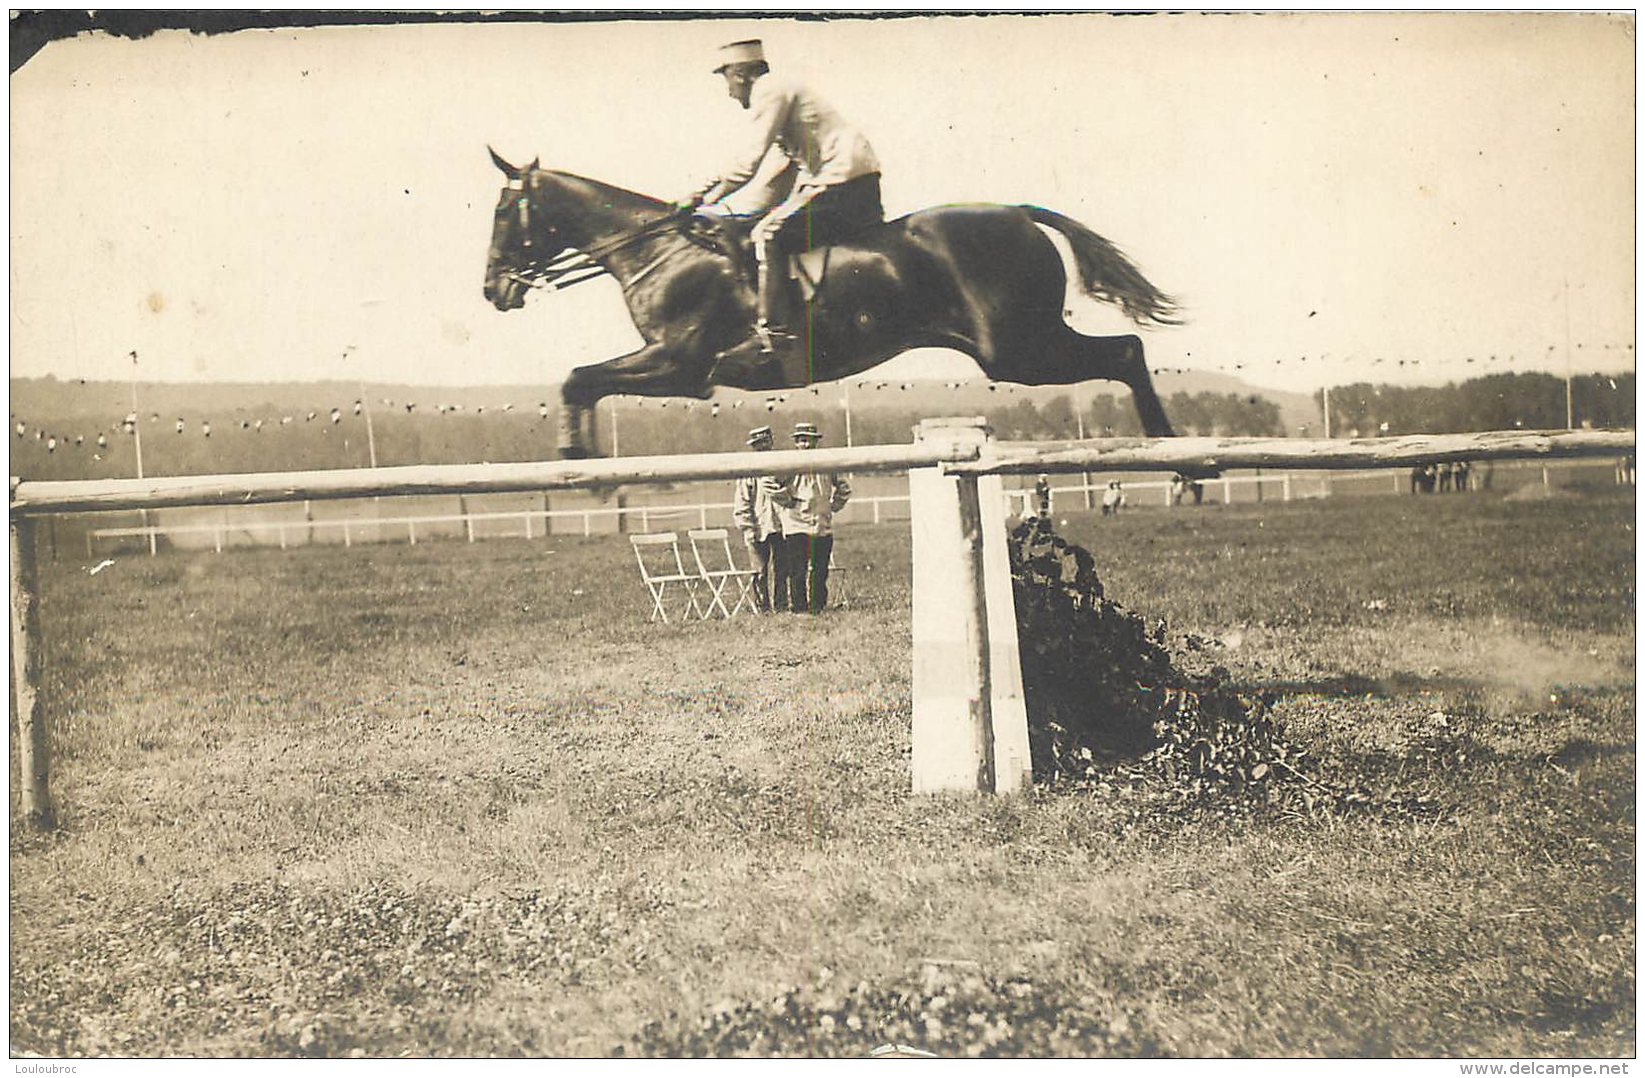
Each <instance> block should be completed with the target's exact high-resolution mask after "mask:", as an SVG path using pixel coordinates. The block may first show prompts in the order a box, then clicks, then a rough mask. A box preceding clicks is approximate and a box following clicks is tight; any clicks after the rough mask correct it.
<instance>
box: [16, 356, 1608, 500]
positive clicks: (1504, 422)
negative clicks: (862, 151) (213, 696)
mask: <svg viewBox="0 0 1645 1078" xmlns="http://www.w3.org/2000/svg"><path fill="white" fill-rule="evenodd" d="M1573 389H1574V398H1575V399H1574V405H1575V414H1576V417H1577V419H1578V420H1579V421H1584V420H1585V421H1588V422H1591V423H1592V424H1593V425H1594V426H1602V427H1631V426H1633V424H1634V376H1633V374H1631V373H1630V374H1625V375H1617V376H1615V377H1614V378H1613V377H1609V376H1602V375H1588V376H1585V377H1583V378H1580V379H1577V380H1576V381H1575V382H1574V384H1573ZM1006 396H1007V395H1006V394H1003V393H1002V394H1000V397H1001V400H1000V402H999V403H998V404H993V405H989V406H985V407H983V408H981V409H977V408H970V409H964V408H958V409H957V408H953V407H949V408H947V409H943V408H941V407H939V406H938V405H937V404H934V403H933V402H932V401H930V400H926V401H924V402H923V403H915V402H914V401H910V403H909V404H907V405H883V404H875V405H871V406H867V407H863V406H859V407H857V408H855V409H853V410H852V412H851V413H850V424H851V431H850V440H851V442H852V443H853V444H856V445H876V444H878V445H886V444H896V445H900V444H907V443H908V442H909V441H910V440H911V438H912V431H913V428H914V427H915V425H916V424H918V423H919V422H920V420H921V419H924V418H926V417H928V416H931V415H938V414H954V413H956V412H959V413H961V414H967V413H968V414H978V412H980V414H982V415H983V416H984V418H985V419H986V420H987V421H988V423H989V424H990V425H991V426H992V427H993V428H994V432H995V435H996V437H998V438H1001V439H1003V440H1008V441H1046V440H1061V439H1071V438H1076V437H1079V436H1080V434H1081V433H1083V434H1084V435H1085V436H1087V437H1129V436H1137V435H1140V434H1141V433H1142V430H1141V425H1140V424H1139V423H1138V421H1137V414H1136V409H1135V408H1134V407H1133V406H1132V403H1131V398H1130V395H1129V393H1120V394H1117V395H1116V394H1100V395H1098V396H1096V397H1094V398H1092V400H1091V403H1090V404H1089V405H1088V406H1087V407H1086V408H1085V409H1084V410H1083V412H1082V411H1081V410H1080V409H1079V408H1078V407H1077V405H1076V404H1075V398H1074V397H1073V396H1072V395H1070V394H1066V393H1064V394H1058V395H1055V396H1052V397H1048V398H1042V399H1041V400H1040V401H1039V402H1037V403H1036V402H1035V401H1033V400H1028V399H1025V398H1022V397H1017V396H1014V395H1012V396H1011V399H1010V400H1009V401H1007V400H1006V399H1005V398H1006ZM793 398H794V401H793V402H791V403H783V404H780V405H777V406H776V407H774V408H769V409H768V408H766V407H764V406H762V405H761V404H760V403H758V402H751V401H742V402H739V404H738V406H737V407H730V406H729V405H722V406H719V407H714V406H712V405H710V404H709V403H707V402H702V401H694V402H691V407H689V408H688V407H686V402H685V401H680V400H670V401H667V402H666V403H665V402H664V401H661V400H645V401H640V400H636V399H634V398H622V399H620V400H619V401H618V403H617V405H616V410H615V421H613V410H612V406H611V405H610V403H604V404H602V405H601V406H600V407H599V409H598V412H597V416H598V418H597V422H596V426H597V433H596V439H595V441H596V445H597V447H598V451H599V452H600V453H601V454H603V455H612V454H613V453H614V452H615V453H616V454H617V455H621V456H650V455H679V454H690V453H717V452H727V451H731V450H738V449H742V448H743V447H744V439H745V438H746V437H747V433H748V430H749V428H750V427H754V426H759V425H762V424H768V425H770V426H771V427H772V428H773V429H774V430H775V431H776V434H777V444H778V446H779V447H785V448H786V447H787V446H788V445H789V444H790V442H789V432H790V431H791V430H792V429H793V425H794V424H795V423H796V422H798V421H800V420H809V421H811V422H813V423H816V424H817V425H818V426H819V428H820V429H821V430H822V432H823V444H824V445H825V446H843V445H845V444H846V422H847V413H846V411H845V409H844V408H843V407H841V406H840V405H839V404H838V403H836V402H833V401H830V400H828V397H827V395H826V394H821V393H819V394H815V395H811V394H805V393H796V394H793ZM1316 400H1318V401H1319V402H1320V404H1321V406H1322V407H1323V404H1324V402H1323V394H1319V395H1316ZM1164 403H1165V408H1166V414H1167V415H1168V416H1169V417H1170V419H1171V422H1172V424H1173V425H1174V426H1175V428H1176V430H1177V432H1178V433H1179V434H1183V435H1198V436H1210V437H1242V436H1251V437H1284V436H1293V435H1300V436H1305V437H1319V436H1321V434H1322V433H1323V427H1322V426H1310V427H1304V428H1301V429H1299V430H1286V429H1285V423H1284V420H1283V419H1282V418H1281V413H1280V408H1279V406H1278V405H1277V404H1275V403H1274V402H1273V401H1271V400H1268V399H1267V398H1264V397H1260V396H1255V395H1250V394H1237V393H1210V392H1199V393H1183V392H1179V393H1173V394H1171V395H1170V396H1169V397H1167V398H1166V399H1165V402H1164ZM1330 403H1331V432H1332V434H1333V435H1335V436H1337V437H1353V436H1359V435H1366V436H1369V435H1373V434H1379V433H1389V434H1408V433H1413V432H1427V433H1447V432H1463V431H1475V430H1511V429H1514V428H1516V427H1524V428H1530V429H1555V428H1561V427H1563V426H1564V425H1565V383H1564V380H1563V379H1559V378H1556V377H1554V376H1552V375H1544V374H1535V375H1527V374H1504V375H1490V376H1487V377H1484V378H1479V379H1474V380H1472V381H1469V382H1465V383H1462V384H1461V385H1449V386H1444V387H1437V388H1409V387H1400V386H1390V385H1380V386H1375V385H1370V384H1359V385H1350V386H1340V387H1334V388H1333V389H1332V390H1331V402H1330ZM255 411H256V410H255V409H254V410H253V412H255ZM264 411H265V412H266V413H268V414H278V409H277V408H275V407H273V406H269V407H268V408H266V409H264ZM547 413H548V414H547V415H546V416H544V415H540V414H539V413H538V411H537V410H536V409H534V408H532V409H521V410H519V411H507V412H504V411H487V412H486V413H484V414H476V413H475V412H472V411H466V412H455V411H452V412H446V413H443V414H442V413H440V412H432V413H425V412H417V413H413V414H405V413H403V412H386V413H378V414H375V415H373V417H372V424H371V430H370V434H369V436H368V431H367V425H366V418H365V416H364V415H355V414H352V413H350V412H348V411H342V412H341V414H340V415H339V416H338V418H337V419H336V420H335V421H333V420H332V419H331V418H330V417H329V416H327V415H316V416H314V417H313V418H303V417H301V416H299V417H297V418H295V419H294V420H293V421H291V422H278V421H275V422H268V423H265V424H263V425H262V426H261V428H258V427H256V426H253V425H249V424H246V423H244V421H240V422H233V423H225V424H221V425H215V426H213V427H212V429H211V433H210V435H209V436H208V435H206V434H205V433H204V427H205V421H206V419H207V417H204V416H199V415H189V414H188V413H187V412H185V413H184V414H183V415H181V416H179V417H178V418H181V419H182V420H183V430H182V431H181V432H178V431H177V430H176V426H175V421H174V420H165V421H161V420H158V419H144V420H142V421H141V422H140V424H139V426H140V430H141V434H142V451H143V462H142V463H143V471H144V473H145V474H146V475H151V476H155V475H202V474H212V473H224V474H232V473H240V472H274V471H308V470H321V469H333V468H363V467H366V466H368V464H369V463H370V462H371V459H372V452H373V449H375V457H376V462H377V463H378V464H379V465H381V466H384V467H387V466H393V465H404V464H472V463H480V462H485V461H490V462H494V463H502V462H509V461H527V460H549V459H553V457H554V456H555V455H556V448H555V447H556V444H557V440H558V435H559V414H558V409H557V407H555V406H552V405H551V406H549V407H548V409H547ZM1384 423H1386V424H1387V427H1386V430H1384V428H1383V426H1382V425H1383V424H1384ZM77 427H78V429H85V428H84V426H83V425H82V424H81V421H80V420H77V419H74V418H70V419H67V420H64V421H62V422H61V423H59V424H58V425H57V426H56V427H55V428H54V426H53V421H52V420H51V419H50V417H45V419H42V418H41V417H33V424H32V425H30V426H29V427H28V428H27V429H26V431H25V433H24V435H23V436H21V437H18V436H16V435H15V434H14V435H13V436H12V437H11V438H10V439H9V441H10V446H11V467H10V471H11V474H12V475H16V476H21V477H23V478H26V479H39V480H50V479H88V478H127V477H131V476H134V475H136V470H137V460H136V445H135V441H136V439H134V437H133V436H132V435H131V434H128V433H125V432H124V431H123V430H120V429H118V428H117V427H116V428H105V429H103V430H101V431H97V430H92V431H91V432H90V433H89V434H83V435H75V436H69V435H63V434H55V435H53V436H52V437H54V438H55V445H54V446H52V445H51V443H50V442H48V440H47V437H46V434H45V432H47V431H52V430H54V429H55V430H74V429H77ZM99 437H101V438H102V439H103V442H104V444H102V445H98V444H97V441H96V439H97V438H99ZM373 443H374V445H373ZM48 446H51V448H49V449H48Z"/></svg>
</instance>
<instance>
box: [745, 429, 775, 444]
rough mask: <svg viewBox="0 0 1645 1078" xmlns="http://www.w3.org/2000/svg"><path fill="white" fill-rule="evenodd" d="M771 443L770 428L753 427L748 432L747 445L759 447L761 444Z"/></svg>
mask: <svg viewBox="0 0 1645 1078" xmlns="http://www.w3.org/2000/svg"><path fill="white" fill-rule="evenodd" d="M769 441H771V428H770V427H755V428H754V429H753V430H751V431H749V432H748V444H749V445H759V444H760V443H761V442H769Z"/></svg>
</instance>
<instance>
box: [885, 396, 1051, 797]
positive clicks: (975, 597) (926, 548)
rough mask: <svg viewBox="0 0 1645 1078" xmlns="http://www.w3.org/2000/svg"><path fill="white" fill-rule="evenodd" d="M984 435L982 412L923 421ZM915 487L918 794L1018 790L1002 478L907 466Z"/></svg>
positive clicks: (1021, 746)
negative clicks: (963, 417)
mask: <svg viewBox="0 0 1645 1078" xmlns="http://www.w3.org/2000/svg"><path fill="white" fill-rule="evenodd" d="M987 434H988V430H987V427H986V425H985V424H984V423H983V421H982V420H981V419H980V418H978V419H969V420H968V419H947V420H926V421H925V422H923V423H921V424H920V427H919V428H918V430H917V432H916V436H917V438H918V439H919V440H927V439H931V438H934V437H937V436H939V435H940V436H941V437H943V438H945V439H955V440H975V441H977V442H982V441H985V440H986V439H987ZM973 478H975V479H976V482H972V479H973ZM908 491H909V508H910V517H911V521H912V535H913V546H914V611H913V638H914V656H913V659H914V671H913V690H914V749H913V761H912V768H913V788H914V792H916V793H937V792H943V791H968V792H970V791H984V792H988V793H1009V792H1013V791H1016V790H1020V789H1022V788H1024V787H1025V786H1026V785H1027V783H1028V780H1029V778H1030V763H1029V759H1028V721H1027V711H1026V710H1025V709H1024V707H1023V701H1022V669H1021V662H1020V658H1019V656H1018V655H1017V633H1016V610H1015V606H1014V604H1013V601H1012V594H1011V575H1010V564H1009V554H1008V552H1007V551H1006V548H1005V535H1006V532H1005V504H1004V503H1005V488H1004V484H1003V481H1001V480H1000V478H999V477H998V476H981V477H971V476H953V475H945V474H943V472H942V471H941V470H940V469H938V468H919V469H915V470H912V471H910V472H909V473H908Z"/></svg>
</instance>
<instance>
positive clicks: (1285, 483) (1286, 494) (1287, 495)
mask: <svg viewBox="0 0 1645 1078" xmlns="http://www.w3.org/2000/svg"><path fill="white" fill-rule="evenodd" d="M1279 489H1280V500H1281V501H1285V502H1288V501H1290V500H1291V473H1290V472H1286V473H1285V474H1284V475H1282V476H1280V477H1279Z"/></svg>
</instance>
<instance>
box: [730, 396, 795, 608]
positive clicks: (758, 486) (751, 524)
mask: <svg viewBox="0 0 1645 1078" xmlns="http://www.w3.org/2000/svg"><path fill="white" fill-rule="evenodd" d="M748 444H749V446H750V447H752V448H753V449H754V450H755V451H756V452H764V451H765V450H768V449H770V448H771V447H772V444H773V440H772V435H771V428H770V427H755V428H754V429H753V430H751V431H749V432H748ZM776 489H777V480H776V479H775V478H774V477H772V476H769V475H745V476H743V477H742V478H741V479H738V480H737V485H736V487H735V488H733V490H732V494H731V519H732V520H734V521H736V523H737V527H738V528H741V529H742V533H743V542H744V543H746V544H748V556H749V558H750V559H751V560H752V561H753V563H754V606H755V607H756V608H757V609H759V610H760V611H761V612H762V613H767V612H769V611H771V610H772V609H773V608H775V609H776V610H778V611H779V612H780V611H782V610H784V609H786V608H787V607H788V595H787V593H786V592H785V591H784V589H783V582H784V580H785V579H786V578H785V576H784V575H783V529H782V522H781V521H780V520H779V519H778V516H777V504H776V503H775V502H773V501H772V500H771V495H772V493H773V492H775V491H776ZM773 580H775V582H776V584H777V591H776V594H775V595H773V594H772V590H771V585H772V582H773ZM773 599H775V600H776V601H775V604H774V605H773V602H772V600H773Z"/></svg>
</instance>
